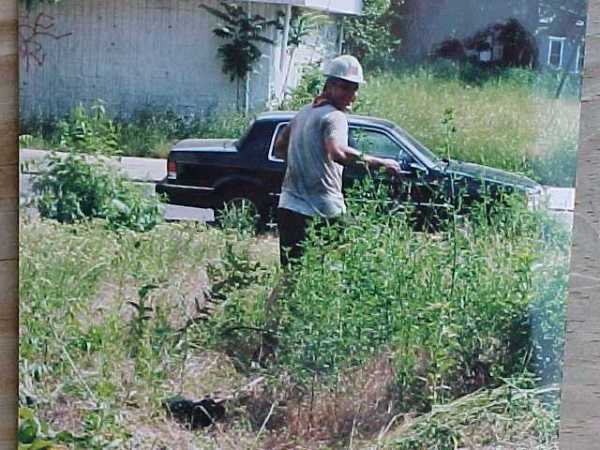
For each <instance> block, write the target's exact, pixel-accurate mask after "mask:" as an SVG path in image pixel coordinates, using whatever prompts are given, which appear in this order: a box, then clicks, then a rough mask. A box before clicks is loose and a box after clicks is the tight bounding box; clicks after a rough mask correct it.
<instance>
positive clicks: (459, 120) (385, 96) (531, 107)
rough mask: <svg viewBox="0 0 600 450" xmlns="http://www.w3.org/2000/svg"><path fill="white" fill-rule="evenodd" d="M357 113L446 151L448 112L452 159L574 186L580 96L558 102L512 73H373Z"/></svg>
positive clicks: (553, 183) (435, 148)
mask: <svg viewBox="0 0 600 450" xmlns="http://www.w3.org/2000/svg"><path fill="white" fill-rule="evenodd" d="M369 81H370V82H369V83H368V84H367V85H366V86H365V88H364V89H363V90H362V91H361V96H362V97H363V99H362V101H361V103H360V105H359V112H360V113H364V114H370V115H375V116H380V117H384V118H387V119H390V120H392V121H394V122H396V123H398V124H399V125H400V126H402V127H403V128H404V129H406V130H407V131H408V132H409V133H411V134H413V135H414V136H415V137H416V138H417V139H419V140H420V141H422V142H423V143H424V144H425V145H427V146H428V147H429V148H431V149H432V150H434V151H435V152H436V153H438V154H441V155H444V153H445V151H444V143H445V142H444V138H445V134H444V130H443V126H442V119H443V117H444V113H445V111H446V110H447V109H451V110H452V111H453V113H454V117H455V125H456V128H457V133H456V134H455V142H454V149H455V151H454V152H453V153H452V154H451V157H453V158H458V159H464V160H467V161H472V162H477V163H481V164H485V165H490V166H493V167H499V168H503V169H506V170H509V171H514V172H522V173H525V174H528V175H530V176H533V177H534V178H536V179H537V180H538V181H540V182H542V183H544V184H551V185H560V186H569V185H573V182H574V174H575V158H576V148H577V134H578V126H579V125H578V124H579V101H578V100H577V99H576V98H573V97H571V98H561V99H555V98H553V97H551V96H550V95H548V94H547V93H544V92H541V91H540V90H538V89H536V88H535V86H534V85H532V84H531V83H529V82H523V81H520V80H519V78H518V77H517V76H516V75H515V76H513V77H510V76H509V77H506V78H499V79H492V80H489V81H487V82H485V83H484V84H483V85H469V84H465V83H464V81H462V80H460V79H458V78H454V79H452V78H450V79H440V78H437V77H435V76H434V75H433V74H432V73H429V72H428V71H427V70H421V71H416V72H413V73H408V74H405V75H403V76H396V75H392V74H381V75H377V76H374V77H371V78H370V80H369Z"/></svg>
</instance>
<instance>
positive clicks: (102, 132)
mask: <svg viewBox="0 0 600 450" xmlns="http://www.w3.org/2000/svg"><path fill="white" fill-rule="evenodd" d="M56 128H57V129H56V133H57V136H58V139H59V146H60V147H62V148H68V149H71V150H78V151H83V152H87V153H101V154H105V155H113V154H118V153H119V142H118V141H119V128H118V126H117V125H115V123H114V122H113V120H112V119H111V118H110V117H109V116H108V114H107V113H106V108H105V106H104V102H103V101H102V100H96V101H94V102H93V103H92V105H91V106H90V108H89V111H88V109H87V108H86V107H84V106H83V105H82V104H79V106H76V107H75V108H73V110H72V111H71V112H70V113H69V114H68V115H67V116H66V117H65V118H64V119H62V120H61V121H59V122H58V124H57V126H56Z"/></svg>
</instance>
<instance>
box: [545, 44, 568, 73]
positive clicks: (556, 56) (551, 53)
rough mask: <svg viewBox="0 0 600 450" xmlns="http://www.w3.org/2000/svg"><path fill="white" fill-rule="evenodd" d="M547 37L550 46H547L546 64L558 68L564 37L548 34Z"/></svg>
mask: <svg viewBox="0 0 600 450" xmlns="http://www.w3.org/2000/svg"><path fill="white" fill-rule="evenodd" d="M548 39H549V40H550V46H549V48H548V65H549V66H552V67H555V68H557V69H559V68H561V67H562V64H563V53H564V47H565V38H564V37H553V36H550V37H549V38H548Z"/></svg>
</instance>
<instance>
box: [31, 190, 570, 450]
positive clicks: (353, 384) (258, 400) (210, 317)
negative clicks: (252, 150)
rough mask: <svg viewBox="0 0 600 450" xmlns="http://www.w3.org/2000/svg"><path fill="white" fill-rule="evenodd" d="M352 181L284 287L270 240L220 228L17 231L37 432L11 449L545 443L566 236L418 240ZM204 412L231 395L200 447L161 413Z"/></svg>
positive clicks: (478, 224)
mask: <svg viewBox="0 0 600 450" xmlns="http://www.w3.org/2000/svg"><path fill="white" fill-rule="evenodd" d="M365 183H366V184H364V186H362V188H361V189H360V190H358V191H356V192H355V194H353V195H352V196H350V198H349V209H350V214H349V216H348V217H347V219H346V221H345V222H344V224H343V226H341V227H333V228H325V229H324V231H321V232H319V233H315V232H311V238H310V239H311V241H310V244H309V246H308V248H307V251H306V253H305V256H304V257H303V259H302V261H301V263H300V266H299V267H298V270H297V271H295V272H294V274H293V276H292V277H290V278H289V279H288V281H287V282H284V281H282V277H284V278H285V274H284V273H281V272H280V271H279V270H278V269H277V262H276V261H277V252H276V248H277V241H276V240H273V239H272V238H269V237H268V236H267V237H259V238H255V237H253V236H252V235H251V234H240V233H239V232H237V231H236V230H235V227H233V228H232V227H229V228H228V229H227V230H226V231H225V232H222V231H219V230H218V229H207V228H205V227H204V226H203V225H193V224H188V225H185V224H161V225H158V226H157V227H155V228H153V229H152V230H150V231H148V232H145V233H139V232H136V231H123V232H121V233H114V232H113V231H111V230H110V229H108V228H107V227H105V226H104V223H105V222H104V220H93V221H86V222H81V223H76V224H72V225H65V224H62V225H61V224H59V223H57V222H48V221H45V220H42V221H37V220H34V221H29V220H23V221H22V228H21V258H20V280H21V281H20V283H21V284H20V292H21V311H20V313H21V326H22V327H23V329H24V330H28V332H27V333H23V335H22V336H23V337H22V339H21V344H20V345H21V348H20V370H21V377H20V382H21V403H22V405H23V406H27V408H28V410H23V414H24V416H23V417H24V419H23V420H22V422H21V424H22V426H23V427H26V426H27V427H30V426H31V423H37V422H40V423H41V422H44V423H47V424H48V425H47V426H46V427H45V428H44V429H43V430H42V429H41V428H37V429H36V430H37V431H35V430H34V431H35V433H33V431H31V429H30V431H29V434H28V435H27V436H29V438H27V439H29V443H32V442H33V440H32V439H38V438H39V439H49V440H51V441H52V442H54V443H63V444H67V445H73V446H74V447H75V448H106V446H108V445H113V446H116V447H123V446H133V447H135V448H150V447H151V446H153V445H156V444H161V445H166V446H170V447H178V446H184V447H187V448H194V447H196V448H219V447H222V444H219V442H227V439H231V438H232V436H235V440H236V443H237V445H238V446H241V447H243V448H269V449H276V448H289V445H290V443H292V442H295V443H296V444H299V445H302V446H304V447H305V448H315V449H316V448H332V447H333V448H340V447H344V448H345V447H347V446H348V443H349V442H350V441H353V442H355V445H357V443H362V444H361V446H360V447H358V448H366V447H370V448H372V446H373V445H379V448H402V449H406V448H415V449H416V448H440V449H450V448H454V446H455V445H466V444H468V443H473V442H479V443H487V444H490V443H493V442H495V441H494V439H497V436H502V437H503V438H506V439H513V440H517V441H520V440H522V439H526V440H530V441H531V442H536V443H538V444H542V443H551V442H552V441H553V439H554V438H555V433H556V415H555V413H556V412H555V411H553V410H552V409H548V408H547V406H544V405H548V404H553V402H555V399H556V392H555V391H554V390H553V388H551V387H550V388H548V387H547V386H545V385H546V384H550V383H555V382H557V381H558V380H559V378H560V364H557V362H558V361H560V359H561V352H562V342H563V334H562V327H563V324H564V300H565V296H566V280H567V269H566V267H567V249H568V245H567V244H566V242H567V241H568V239H566V236H565V234H563V232H561V231H560V228H558V226H557V224H554V223H552V222H551V221H549V220H548V219H547V218H544V217H543V216H538V215H537V214H534V213H531V212H529V211H527V210H526V209H524V208H523V207H521V206H520V203H515V204H513V205H512V206H510V207H503V208H499V209H498V210H497V211H496V213H495V214H492V215H491V216H490V215H489V214H487V213H485V217H481V218H479V219H478V217H479V216H478V214H484V212H483V211H481V212H477V211H475V212H474V215H473V216H471V218H470V219H467V220H464V219H463V220H462V221H461V223H460V224H459V226H446V227H444V230H446V231H443V232H439V233H436V234H423V233H418V232H415V231H414V230H413V228H412V227H411V226H409V225H410V224H409V223H408V221H409V217H410V216H404V215H400V214H396V215H388V214H385V213H384V211H385V210H386V208H387V207H386V206H385V203H386V202H387V200H385V198H386V192H385V188H384V187H383V186H382V185H380V186H379V187H374V186H372V185H371V184H370V182H369V181H368V180H367V181H366V182H365ZM452 217H453V216H451V218H450V219H448V220H453V219H452ZM236 223H237V222H236ZM276 285H278V286H279V288H278V289H277V290H276V291H277V292H278V293H277V295H276V297H275V298H276V299H277V301H276V302H275V303H273V302H272V298H273V297H272V296H270V295H269V293H270V291H271V289H272V288H273V287H274V286H276ZM269 299H271V300H269ZM57 323H60V327H56V326H55V324H57ZM534 376H538V377H540V379H541V380H543V384H542V385H540V384H539V382H538V381H533V380H534V378H533V377H534ZM261 378H262V379H263V380H264V381H263V382H262V384H260V385H258V387H256V388H254V389H253V390H251V391H244V392H245V393H244V394H243V395H242V396H240V395H239V394H227V393H235V392H240V391H239V389H240V386H244V385H245V384H247V383H248V382H250V381H252V380H259V379H261ZM511 380H512V381H511ZM540 386H545V387H540ZM216 391H219V392H220V394H215V392H216ZM209 394H210V395H217V396H218V395H221V396H227V395H230V396H231V397H232V400H230V401H229V402H228V403H227V415H226V418H225V421H224V422H223V423H221V424H217V425H214V426H213V427H212V431H210V432H206V433H204V432H198V431H197V432H195V433H194V434H192V433H191V432H188V431H185V429H183V428H180V426H179V425H178V424H177V423H176V422H174V420H173V419H169V418H168V417H167V416H166V415H165V414H166V413H165V411H164V409H163V408H162V406H161V402H162V400H163V399H165V398H167V397H169V396H172V395H181V396H183V397H187V398H196V399H200V398H203V397H204V396H205V395H209ZM465 395H467V397H465ZM544 402H545V403H544ZM477 411H486V415H485V420H484V421H483V422H482V421H481V419H482V416H481V414H479V413H478V412H477ZM25 415H26V416H27V417H25ZM32 421H33V422H32ZM36 421H37V422H36ZM459 422H460V423H459ZM26 424H29V425H26ZM490 430H494V431H493V432H490ZM59 432H61V433H59ZM23 435H25V432H23ZM32 436H33V437H32ZM36 436H37V437H36ZM214 439H216V441H215V440H214ZM22 442H23V443H24V444H25V443H26V442H25V441H22ZM515 442H516V441H515ZM363 444H364V445H363ZM548 445H551V444H548ZM23 448H26V447H23Z"/></svg>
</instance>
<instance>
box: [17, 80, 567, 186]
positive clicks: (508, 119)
mask: <svg viewBox="0 0 600 450" xmlns="http://www.w3.org/2000/svg"><path fill="white" fill-rule="evenodd" d="M321 80H322V76H321V75H320V74H318V73H317V74H314V73H312V74H308V75H307V77H306V79H305V82H304V83H303V84H301V86H300V87H299V88H298V89H297V90H296V92H295V93H294V95H293V98H292V99H291V101H289V102H288V103H287V104H286V105H285V106H284V107H285V108H293V109H296V108H299V107H300V106H302V105H303V104H305V102H307V101H309V100H310V99H311V98H312V96H313V95H314V94H315V93H316V91H315V87H318V86H319V83H320V81H321ZM368 81H369V82H368V84H367V85H366V86H365V88H364V89H362V90H361V92H360V97H359V104H358V107H357V108H356V109H357V111H358V112H360V113H363V114H372V115H375V116H379V117H384V118H386V119H390V120H393V121H395V122H396V123H397V124H399V125H400V126H401V127H403V128H405V129H406V130H407V131H409V132H410V133H411V134H413V135H414V136H415V137H417V138H418V139H420V140H421V141H422V142H423V143H425V144H426V145H427V146H429V147H430V148H431V149H432V150H434V151H435V152H437V153H439V154H443V155H444V156H446V155H445V151H444V150H443V148H444V146H443V144H444V132H443V127H442V125H441V121H442V119H443V117H444V112H445V111H446V110H448V109H451V110H452V111H453V112H454V115H455V117H456V126H457V129H458V132H457V134H456V136H455V137H456V142H455V146H454V148H455V149H456V151H455V152H454V153H453V154H452V155H451V156H452V157H456V158H461V159H465V160H467V161H472V162H476V163H482V164H487V165H491V166H494V167H498V168H503V169H506V170H510V171H516V172H522V173H525V174H527V175H530V176H532V177H534V178H535V179H536V180H538V181H539V182H541V183H543V184H549V185H554V186H574V178H575V163H576V158H575V156H576V145H577V132H578V127H579V102H578V98H577V96H576V95H575V94H574V93H567V94H565V95H563V96H562V97H561V98H560V99H558V100H557V99H555V98H554V97H553V90H554V89H555V87H556V84H557V80H556V79H555V77H553V76H549V75H538V74H536V73H535V72H529V71H525V70H512V71H508V72H506V73H504V74H501V75H498V76H494V77H489V78H487V79H485V80H483V81H478V82H468V81H465V80H464V77H462V78H461V76H460V72H458V71H457V70H456V69H453V68H449V69H448V70H446V71H445V72H440V70H436V69H435V68H421V69H403V70H399V71H394V72H392V71H388V72H383V73H372V74H370V75H369V76H368ZM115 113H116V112H115V111H107V110H106V109H105V107H104V105H103V104H102V103H101V102H96V103H95V104H93V105H88V107H87V108H86V107H79V108H75V109H74V110H73V111H72V112H71V114H70V115H69V116H67V117H65V118H63V119H62V120H60V121H53V120H42V119H39V118H38V119H35V118H34V119H31V120H29V121H28V122H26V123H23V124H22V133H23V136H22V137H21V144H22V145H23V146H29V147H34V148H69V149H74V150H78V151H100V152H103V153H109V154H123V155H132V156H150V157H165V156H166V155H167V153H168V151H169V149H170V146H171V145H172V144H173V143H174V142H175V141H177V140H178V139H183V138H186V137H199V138H202V137H203V138H213V137H231V138H238V137H239V136H241V135H242V133H243V131H244V130H245V128H246V127H247V126H248V124H249V123H250V120H251V118H246V117H243V116H240V115H237V114H229V115H225V116H220V117H213V118H208V119H207V118H199V117H193V116H189V117H182V116H178V115H177V114H174V113H173V112H170V111H164V110H152V109H150V108H149V109H146V110H144V111H140V112H138V113H137V114H135V115H134V117H133V118H132V119H128V120H126V121H125V120H119V119H113V118H112V116H113V114H115Z"/></svg>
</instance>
